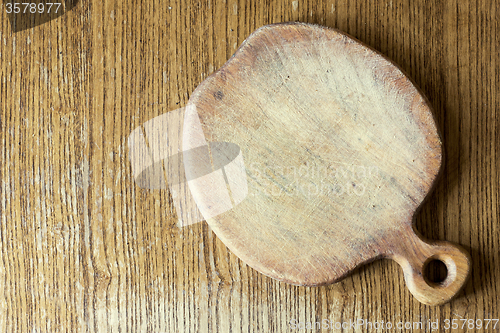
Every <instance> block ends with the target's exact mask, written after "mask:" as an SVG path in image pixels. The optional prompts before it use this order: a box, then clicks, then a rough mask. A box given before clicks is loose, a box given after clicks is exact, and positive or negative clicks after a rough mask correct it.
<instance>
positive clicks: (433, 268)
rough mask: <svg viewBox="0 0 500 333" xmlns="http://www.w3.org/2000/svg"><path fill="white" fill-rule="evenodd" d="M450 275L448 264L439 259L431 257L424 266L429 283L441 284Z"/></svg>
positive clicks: (426, 279) (425, 276)
mask: <svg viewBox="0 0 500 333" xmlns="http://www.w3.org/2000/svg"><path fill="white" fill-rule="evenodd" d="M447 276H448V269H447V268H446V264H445V263H444V262H442V261H441V260H439V259H431V260H429V261H428V262H427V263H426V264H425V266H424V278H425V281H426V282H427V283H429V284H436V285H440V284H442V283H443V282H444V281H445V280H446V277H447Z"/></svg>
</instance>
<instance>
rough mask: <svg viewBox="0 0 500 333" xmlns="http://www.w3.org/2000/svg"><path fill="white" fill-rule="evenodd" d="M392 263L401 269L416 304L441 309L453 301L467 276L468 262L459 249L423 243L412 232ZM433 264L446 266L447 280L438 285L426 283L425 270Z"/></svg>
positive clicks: (427, 281)
mask: <svg viewBox="0 0 500 333" xmlns="http://www.w3.org/2000/svg"><path fill="white" fill-rule="evenodd" d="M411 234H413V235H414V237H409V238H408V240H410V242H403V243H404V244H403V246H401V247H400V250H399V253H398V254H394V255H392V259H394V260H395V261H396V262H398V263H399V265H400V266H401V268H402V269H403V273H404V277H405V281H406V285H407V287H408V289H409V290H410V292H411V293H412V294H413V296H415V298H416V299H417V300H419V301H420V302H422V303H424V304H428V305H440V304H443V303H446V302H448V301H449V300H450V299H452V298H453V297H454V296H455V295H456V294H457V293H458V292H459V291H460V290H461V289H462V287H463V286H464V284H465V282H466V281H467V279H468V277H469V273H470V266H471V258H470V256H469V254H468V253H467V252H466V251H465V250H464V249H463V248H462V247H460V246H458V245H456V244H453V243H450V242H444V241H432V242H426V241H424V240H423V239H422V237H421V236H419V235H418V234H416V233H415V232H412V233H411ZM433 260H438V261H441V262H442V263H444V264H445V265H446V269H447V276H446V278H445V279H444V280H443V281H442V282H439V283H436V282H432V281H429V280H428V278H427V276H426V267H427V265H428V264H429V263H430V262H432V261H433Z"/></svg>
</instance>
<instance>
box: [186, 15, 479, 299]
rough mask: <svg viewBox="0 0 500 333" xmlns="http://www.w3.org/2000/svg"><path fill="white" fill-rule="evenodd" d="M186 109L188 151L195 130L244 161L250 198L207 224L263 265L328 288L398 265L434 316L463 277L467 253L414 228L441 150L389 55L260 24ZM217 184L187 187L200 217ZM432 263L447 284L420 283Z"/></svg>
mask: <svg viewBox="0 0 500 333" xmlns="http://www.w3.org/2000/svg"><path fill="white" fill-rule="evenodd" d="M190 111H191V113H192V115H190V116H189V117H188V116H186V120H185V125H184V136H183V146H187V148H192V147H197V146H198V145H199V144H203V143H204V141H203V140H202V141H201V143H198V142H200V139H199V134H198V132H197V131H199V132H203V134H204V137H205V138H206V140H207V141H208V142H219V141H220V142H232V143H235V144H237V145H238V146H239V147H240V149H241V150H242V153H243V158H244V161H245V165H246V173H247V181H248V185H246V184H245V186H248V196H247V197H246V198H245V199H244V200H243V201H242V202H241V203H239V204H238V205H237V206H236V207H235V208H233V209H232V210H229V211H227V212H224V213H221V214H210V212H208V210H203V209H201V213H202V215H203V216H204V217H205V218H206V219H207V222H208V223H209V224H210V226H211V227H212V228H213V230H214V232H215V233H216V234H217V236H219V237H220V238H221V240H222V241H223V242H224V244H226V245H227V246H228V248H229V249H231V251H233V252H234V253H235V254H236V255H237V256H238V257H240V258H241V259H243V261H244V262H245V263H247V264H249V265H250V266H252V267H253V268H255V269H257V270H258V271H260V272H262V273H264V274H266V275H268V276H271V277H273V278H276V279H278V280H281V281H284V282H288V283H292V284H297V285H306V286H318V285H324V284H328V283H332V282H336V281H338V280H340V279H341V278H343V277H344V276H345V275H346V274H348V273H349V272H351V271H352V270H353V269H354V268H356V267H358V266H360V265H361V264H363V263H366V262H369V261H372V260H374V259H376V258H380V257H387V258H394V259H397V261H398V262H399V263H400V265H401V266H402V267H403V270H404V273H405V278H406V282H407V284H408V287H409V289H410V291H411V292H412V293H413V294H414V295H415V297H416V298H417V299H419V300H420V301H421V302H423V303H426V304H431V305H437V304H442V303H444V302H447V301H449V300H450V299H451V298H452V297H453V296H455V295H456V293H457V292H458V291H459V290H460V288H461V287H462V286H463V284H464V283H465V281H466V280H467V277H468V274H469V266H470V263H469V256H468V254H466V252H465V251H464V250H462V249H460V248H458V247H455V246H453V245H451V244H446V243H440V244H439V245H430V244H426V243H424V242H422V241H420V240H419V239H418V237H417V236H416V235H415V233H414V232H413V230H412V218H413V215H414V212H415V210H416V209H417V208H418V207H419V205H420V204H421V203H422V201H423V200H424V198H425V196H426V195H427V194H428V192H429V190H430V189H431V186H432V184H433V182H434V180H435V178H436V176H437V174H438V171H439V168H440V165H441V140H440V138H439V135H438V133H437V128H436V126H435V123H434V118H433V115H432V111H431V109H430V106H429V104H428V102H427V101H426V99H425V98H424V97H423V96H422V95H421V94H420V93H419V92H418V90H417V88H416V87H415V86H414V85H413V84H412V82H411V81H410V80H409V79H408V77H406V76H405V75H404V74H403V73H402V72H401V70H400V69H398V68H397V67H396V66H395V65H394V64H392V63H391V62H390V61H388V60H387V59H386V58H384V57H383V56H382V55H381V54H379V53H377V52H375V51H374V50H372V49H370V48H369V47H367V46H365V45H362V44H361V43H360V42H358V41H356V40H354V39H352V38H351V37H349V36H347V35H346V34H343V33H341V32H339V31H336V30H333V29H328V28H326V27H321V26H316V25H308V24H304V23H284V24H276V25H268V26H264V27H262V28H260V29H258V30H257V31H256V32H254V33H253V34H252V35H251V36H250V37H249V38H248V39H247V40H245V42H244V43H243V45H242V46H241V47H240V48H239V49H238V51H237V52H236V53H235V55H234V56H233V57H232V58H231V59H230V60H229V61H228V62H227V63H226V64H225V65H224V66H222V68H221V69H219V70H218V71H216V72H215V73H214V74H212V75H211V76H210V77H209V78H207V79H206V80H205V81H204V82H202V83H201V84H200V86H199V87H198V88H197V89H196V90H195V92H194V93H193V95H192V96H191V98H190V100H189V105H188V107H187V111H186V114H188V113H189V112H190ZM196 114H197V115H198V116H199V120H198V119H197V118H195V115H196ZM193 119H194V120H195V121H193ZM198 121H199V122H201V127H200V126H199V125H198ZM200 164H203V163H201V162H198V161H196V160H195V161H191V163H189V164H187V165H186V166H185V167H186V170H187V171H186V172H188V171H189V170H191V169H196V168H199V165H200ZM213 186H214V184H213V183H212V182H208V183H207V182H200V183H194V182H193V183H192V184H191V185H190V188H191V191H192V193H193V196H194V197H195V198H196V199H195V200H196V202H197V204H198V206H199V207H200V205H204V206H207V207H209V208H210V209H212V208H213V207H214V203H213V196H214V189H213ZM245 192H246V188H245ZM206 200H211V201H210V204H208V203H205V201H206ZM220 200H222V198H221V199H220ZM215 206H217V205H215ZM212 216H213V218H211V217H212ZM431 258H436V259H438V260H440V259H442V260H443V261H444V262H445V264H446V265H447V268H448V272H449V274H448V277H447V278H446V280H445V281H443V283H442V284H440V285H432V284H429V283H427V282H426V281H425V280H424V275H425V274H424V263H425V262H426V261H428V260H430V259H431Z"/></svg>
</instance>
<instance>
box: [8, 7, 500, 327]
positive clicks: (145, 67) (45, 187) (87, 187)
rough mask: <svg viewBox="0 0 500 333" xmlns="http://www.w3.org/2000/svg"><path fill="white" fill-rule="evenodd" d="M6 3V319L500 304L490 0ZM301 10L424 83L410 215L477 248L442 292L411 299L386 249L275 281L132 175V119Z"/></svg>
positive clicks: (272, 315)
mask: <svg viewBox="0 0 500 333" xmlns="http://www.w3.org/2000/svg"><path fill="white" fill-rule="evenodd" d="M3 10H4V7H2V13H1V14H0V20H1V21H0V33H1V34H0V59H1V62H0V63H1V65H0V108H1V113H0V128H1V129H0V181H1V183H0V185H1V186H0V197H1V200H0V215H1V219H0V331H5V332H29V331H34V330H35V331H36V332H57V331H62V332H64V331H70V332H73V331H81V332H97V331H98V332H138V331H150V332H287V331H291V327H290V325H289V322H290V320H293V319H295V320H297V321H301V322H314V321H319V320H321V319H330V320H333V321H349V320H357V319H365V320H367V321H372V322H373V321H381V320H384V321H391V322H394V323H396V322H398V321H409V322H414V321H415V322H416V321H425V320H432V321H435V320H440V321H441V322H442V321H444V320H445V319H454V318H456V319H461V318H467V319H487V318H499V317H500V314H499V310H498V308H499V297H498V296H499V289H500V268H499V266H500V265H499V263H500V254H499V243H500V227H499V217H500V216H499V215H500V214H499V209H498V207H499V204H500V200H499V194H500V193H499V189H500V187H499V184H500V173H499V171H498V170H499V167H500V165H499V147H500V135H499V128H500V119H499V116H498V112H497V110H498V109H499V108H500V102H499V97H498V96H500V85H499V81H500V59H499V51H500V27H499V25H498V21H499V15H500V5H499V4H498V2H495V1H467V0H466V1H458V0H452V1H446V2H437V1H425V0H421V1H412V2H409V1H378V0H377V1H357V0H354V1H341V0H336V1H283V0H278V1H273V2H272V1H248V2H245V1H231V0H227V1H225V2H224V1H189V0H188V1H171V2H160V1H151V2H119V1H107V0H105V1H84V0H81V1H80V2H79V3H78V5H77V6H76V7H75V8H74V9H73V10H72V11H71V12H69V13H68V14H67V15H64V16H63V17H60V18H58V19H56V20H53V21H50V22H48V23H47V24H44V25H41V26H39V27H36V28H34V29H31V30H26V31H22V32H19V33H17V34H12V32H11V30H10V29H11V28H10V24H9V22H8V19H7V16H6V14H5V13H4V12H3ZM294 20H297V21H303V22H309V23H317V24H322V25H325V26H329V27H334V28H338V29H340V30H342V31H345V32H346V33H349V34H350V35H352V36H354V37H356V38H358V39H359V40H361V41H363V42H364V43H366V44H368V45H369V46H371V47H373V48H375V49H376V50H378V51H380V52H381V53H382V54H384V55H386V56H387V57H389V58H390V59H391V60H393V61H394V62H395V63H397V64H398V65H399V66H401V68H402V69H403V70H405V71H406V72H407V73H408V74H409V76H410V77H411V78H412V79H413V80H415V82H416V83H417V85H418V86H419V87H420V88H421V89H422V90H423V92H424V94H425V95H426V96H427V97H428V98H429V100H430V103H431V105H432V106H433V108H434V110H435V115H436V121H437V125H438V128H439V130H440V132H441V133H442V138H443V145H444V151H445V155H444V160H443V162H444V170H443V174H442V177H441V179H440V180H439V182H438V184H437V187H436V189H435V191H434V192H433V193H432V194H431V196H430V197H429V199H428V201H427V202H426V203H424V205H423V207H422V209H421V210H420V211H419V212H418V213H417V215H416V220H415V225H416V229H417V230H418V231H420V232H421V233H422V234H423V235H424V236H425V237H426V238H430V239H440V240H446V241H452V242H456V243H459V244H462V245H464V246H465V247H466V249H467V250H468V251H469V252H470V253H471V255H472V276H471V280H470V281H469V283H468V284H467V285H466V286H465V289H464V290H463V291H462V292H461V293H460V294H459V295H458V298H457V299H455V300H453V301H452V302H450V303H448V304H446V305H444V306H441V307H429V306H425V305H422V304H421V303H419V302H418V301H417V300H415V299H414V298H413V297H412V296H411V294H410V293H409V291H408V290H407V289H406V288H405V287H403V285H404V281H403V279H404V278H403V274H402V272H401V269H400V268H399V266H398V265H397V264H395V263H393V262H391V261H378V262H374V263H373V264H370V265H367V266H365V267H363V268H360V269H358V270H357V271H356V272H355V273H354V274H353V275H351V276H349V277H348V278H346V279H345V280H343V281H342V282H339V283H337V284H333V285H330V286H324V287H319V288H308V287H296V286H291V285H288V284H285V283H281V282H277V281H275V280H272V279H271V278H267V277H265V276H263V275H262V274H260V273H258V272H256V271H254V270H253V269H251V268H249V267H248V266H246V265H245V264H244V263H242V262H241V261H240V260H238V259H237V258H236V257H235V256H234V255H233V254H231V253H230V252H229V251H228V250H227V249H226V247H225V246H224V244H223V243H222V242H221V241H220V240H218V239H217V237H216V236H215V235H214V234H213V233H212V232H211V231H210V230H209V228H208V226H207V225H206V224H201V223H200V224H195V225H192V226H189V227H186V228H181V229H179V228H177V227H176V226H175V223H176V218H175V214H176V212H175V210H174V209H173V207H172V205H171V204H170V201H171V200H170V194H169V192H168V191H167V190H158V191H147V190H141V189H140V188H138V187H137V186H136V185H135V184H134V179H133V177H132V173H131V165H130V162H129V160H128V155H127V154H128V151H127V149H126V146H127V138H128V136H129V135H130V133H131V132H132V130H133V129H135V128H136V127H138V126H140V125H141V124H143V123H144V122H146V121H147V120H149V119H152V118H153V117H155V116H158V115H161V114H163V113H165V112H167V111H170V110H174V109H177V108H179V107H182V106H185V105H186V103H187V100H188V97H189V95H190V93H191V92H192V91H193V90H194V89H195V88H196V86H197V85H198V84H199V83H200V82H202V81H203V79H205V78H206V77H207V76H208V75H209V74H211V73H212V72H213V71H214V69H217V68H219V67H221V66H222V65H223V64H224V63H225V62H226V61H227V60H228V59H229V57H230V56H231V55H232V54H233V53H234V51H235V50H236V48H237V46H239V45H240V44H241V42H242V41H243V40H244V39H245V38H246V37H247V36H248V35H249V34H250V33H251V32H252V31H254V30H255V29H257V28H258V27H260V26H262V25H264V24H269V23H276V22H284V21H294ZM344 331H353V329H345V330H344ZM359 331H370V330H369V329H367V328H364V327H362V328H359ZM439 331H441V332H444V331H445V330H444V328H443V326H441V329H439V330H435V332H439ZM469 331H470V332H472V331H473V330H469ZM484 331H486V332H487V331H490V332H491V331H493V330H492V329H491V327H490V328H489V329H488V330H484Z"/></svg>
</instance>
